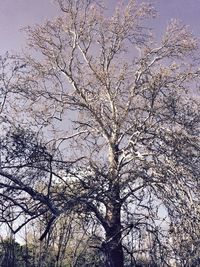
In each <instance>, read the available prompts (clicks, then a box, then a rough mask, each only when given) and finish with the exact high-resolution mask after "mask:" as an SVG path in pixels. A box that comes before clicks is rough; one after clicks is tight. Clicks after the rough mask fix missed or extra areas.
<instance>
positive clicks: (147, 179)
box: [0, 0, 200, 267]
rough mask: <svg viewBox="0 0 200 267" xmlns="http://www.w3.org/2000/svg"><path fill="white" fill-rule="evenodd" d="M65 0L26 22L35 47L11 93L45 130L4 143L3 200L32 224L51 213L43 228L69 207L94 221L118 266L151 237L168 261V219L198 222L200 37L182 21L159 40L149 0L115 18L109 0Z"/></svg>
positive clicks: (30, 120)
mask: <svg viewBox="0 0 200 267" xmlns="http://www.w3.org/2000/svg"><path fill="white" fill-rule="evenodd" d="M58 3H59V5H60V10H61V13H62V14H61V16H60V17H58V18H56V19H55V20H52V21H48V22H47V23H45V24H44V25H41V26H36V27H34V28H28V29H27V32H28V37H29V45H30V47H31V48H32V49H34V53H32V54H30V53H29V54H28V52H27V54H26V56H25V58H24V59H21V60H22V63H21V61H20V60H19V63H18V66H19V67H18V71H17V75H16V81H17V82H15V83H14V84H13V85H12V88H13V91H12V94H14V95H15V94H18V95H20V100H19V102H18V104H17V105H18V109H19V110H20V109H21V106H22V104H23V108H24V113H23V112H21V113H20V114H21V115H20V116H19V117H18V119H19V121H23V123H25V124H26V125H29V126H28V127H29V128H32V129H34V130H36V129H38V134H37V136H36V137H35V135H33V134H32V133H31V131H30V130H29V131H24V130H21V129H20V130H17V132H14V133H12V132H9V133H8V134H7V136H6V138H4V139H2V150H1V151H2V153H3V156H2V162H1V169H0V175H1V190H2V191H1V198H3V199H4V201H6V200H7V201H8V202H10V203H11V204H12V205H17V206H18V211H19V213H20V212H22V213H24V212H25V213H27V215H28V216H29V220H31V219H32V218H34V217H36V216H40V214H44V213H46V212H51V213H52V217H51V219H50V220H49V224H48V225H47V229H46V231H45V233H44V235H43V236H45V234H46V233H47V232H48V230H49V229H50V227H51V226H52V225H53V223H54V221H55V220H56V218H57V217H59V216H60V214H62V213H67V212H70V211H71V210H72V211H73V212H77V213H79V214H85V216H86V218H88V219H89V220H96V221H97V223H98V224H99V227H101V228H102V229H103V231H104V236H101V235H100V237H101V238H103V240H102V245H101V250H102V251H103V252H104V254H105V257H106V266H108V267H114V266H115V267H122V266H124V265H125V261H124V255H129V256H131V259H132V262H133V259H134V258H135V255H136V253H137V252H138V251H140V252H141V251H142V246H141V244H142V243H143V244H144V243H145V245H143V247H147V249H149V251H150V252H152V250H151V248H152V245H151V244H152V242H154V243H155V242H156V243H157V248H156V251H155V253H154V255H155V257H154V259H157V262H158V263H157V264H158V265H159V264H160V265H159V266H162V265H163V264H165V263H169V259H168V258H167V257H168V255H167V256H166V253H168V251H170V242H169V240H168V249H167V250H165V251H164V248H165V247H166V246H167V245H166V242H164V239H165V238H166V239H167V236H166V232H167V230H168V227H169V225H170V223H173V224H176V223H179V221H181V222H182V221H185V225H189V224H190V222H191V221H192V220H193V217H194V216H195V218H196V222H195V221H194V220H193V223H194V224H195V223H196V225H197V224H198V220H199V218H200V217H199V210H198V209H197V206H198V204H199V192H200V191H199V180H198V177H199V160H198V159H199V156H200V150H199V148H200V147H199V133H200V128H199V119H200V117H199V114H200V113H199V92H198V83H199V75H200V72H199V69H198V55H199V54H198V52H199V51H198V45H197V41H196V39H195V38H194V37H193V36H192V34H191V33H190V32H189V30H188V28H187V27H185V26H183V25H182V24H180V23H179V22H178V21H176V20H173V21H171V22H170V24H169V25H168V27H167V29H166V32H165V33H164V35H163V36H162V38H161V40H160V41H156V40H154V38H153V34H151V32H150V29H149V28H148V27H147V21H146V19H149V18H153V17H154V16H155V11H154V9H153V8H152V6H151V5H150V4H146V3H142V4H138V3H137V1H135V0H130V1H128V3H127V4H120V5H118V6H117V7H116V9H115V11H113V15H108V14H107V13H108V12H107V10H106V8H104V7H103V4H101V3H100V1H98V2H96V1H93V0H73V1H72V0H63V1H62V0H58ZM21 66H23V68H21ZM12 94H11V97H13V95H12ZM16 110H17V106H16V107H15V111H16ZM27 114H29V117H28V116H27ZM41 133H43V139H46V144H45V145H43V141H42V142H40V141H39V139H38V136H39V138H40V134H41ZM41 181H42V183H43V187H41V186H38V184H39V183H40V182H41ZM44 185H45V186H44ZM167 234H169V233H168V232H167ZM130 236H132V237H134V238H133V239H132V245H134V247H133V249H132V250H131V249H130V246H129V245H127V244H129V242H130V238H129V237H130ZM146 236H152V241H148V242H147V241H146ZM142 239H143V240H142ZM133 240H134V241H133ZM150 243H151V244H150ZM150 254H151V253H150ZM150 254H149V255H150ZM169 255H170V257H172V254H169Z"/></svg>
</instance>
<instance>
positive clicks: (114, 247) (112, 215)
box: [104, 203, 124, 267]
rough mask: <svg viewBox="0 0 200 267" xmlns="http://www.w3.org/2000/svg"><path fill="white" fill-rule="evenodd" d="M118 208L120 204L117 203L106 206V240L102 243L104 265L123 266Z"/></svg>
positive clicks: (111, 266)
mask: <svg viewBox="0 0 200 267" xmlns="http://www.w3.org/2000/svg"><path fill="white" fill-rule="evenodd" d="M120 209H121V206H120V205H119V204H118V203H115V204H113V203H112V204H111V205H108V207H107V216H106V217H107V227H106V228H105V231H106V242H105V244H104V251H105V255H106V267H123V266H124V254H123V248H122V239H121V219H120Z"/></svg>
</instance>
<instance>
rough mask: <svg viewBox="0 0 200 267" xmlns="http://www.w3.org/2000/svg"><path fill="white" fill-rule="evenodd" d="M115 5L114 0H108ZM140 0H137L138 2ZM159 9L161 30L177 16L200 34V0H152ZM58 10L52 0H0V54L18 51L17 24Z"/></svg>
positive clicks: (157, 23)
mask: <svg viewBox="0 0 200 267" xmlns="http://www.w3.org/2000/svg"><path fill="white" fill-rule="evenodd" d="M108 1H109V5H114V4H115V3H117V0H108ZM140 1H141V0H139V2H140ZM153 2H154V3H155V7H156V9H157V10H158V12H159V17H158V18H156V20H155V22H154V25H155V27H156V29H157V31H158V32H161V31H163V30H164V28H165V26H166V24H167V22H168V21H169V20H170V18H178V19H180V20H181V21H183V22H184V23H185V24H188V25H190V26H191V29H192V30H193V32H194V33H195V34H196V35H200V0H153ZM56 13H57V6H56V5H55V3H54V1H53V0H0V39H1V43H0V54H2V53H4V52H5V51H17V50H18V49H19V48H20V47H22V46H23V45H24V43H25V41H24V34H23V33H22V32H21V31H20V28H22V27H25V26H27V25H33V24H35V23H41V22H42V21H44V20H45V19H48V18H51V17H53V16H54V15H56Z"/></svg>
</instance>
